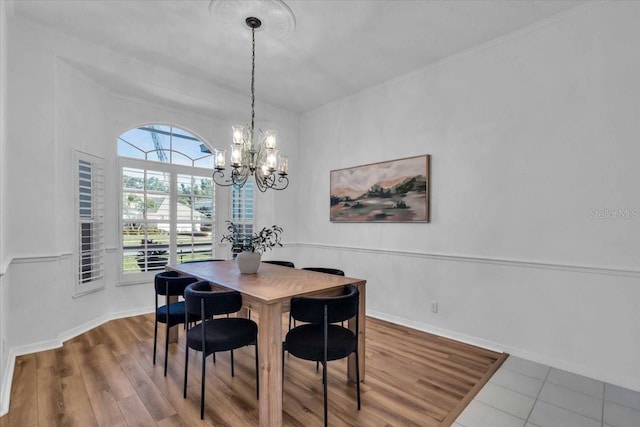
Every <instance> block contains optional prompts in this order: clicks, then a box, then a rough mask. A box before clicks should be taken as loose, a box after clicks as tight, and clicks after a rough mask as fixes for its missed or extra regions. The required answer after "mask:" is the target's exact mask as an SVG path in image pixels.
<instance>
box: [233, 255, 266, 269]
mask: <svg viewBox="0 0 640 427" xmlns="http://www.w3.org/2000/svg"><path fill="white" fill-rule="evenodd" d="M260 257H261V255H260V253H259V252H240V253H239V254H238V256H237V257H236V259H237V260H238V269H239V270H240V273H242V274H256V273H257V272H258V267H260Z"/></svg>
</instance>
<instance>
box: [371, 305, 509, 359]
mask: <svg viewBox="0 0 640 427" xmlns="http://www.w3.org/2000/svg"><path fill="white" fill-rule="evenodd" d="M367 316H369V317H374V318H376V319H380V320H384V321H387V322H391V323H395V324H396V325H401V326H406V327H407V328H411V329H416V330H418V331H422V332H427V333H430V334H433V335H438V336H440V337H444V338H449V339H452V340H455V341H459V342H462V343H465V344H469V345H473V346H476V347H481V348H485V349H487V350H491V351H495V352H496V353H505V352H506V351H505V349H504V347H503V346H501V345H500V344H498V343H494V342H491V341H487V340H483V339H481V338H477V337H472V336H470V335H465V334H461V333H458V332H454V331H450V330H448V329H442V328H438V327H435V326H433V325H429V324H426V323H420V322H415V321H413V320H408V319H404V318H402V317H397V316H391V315H389V314H386V313H381V312H378V311H371V310H367ZM506 353H508V352H506Z"/></svg>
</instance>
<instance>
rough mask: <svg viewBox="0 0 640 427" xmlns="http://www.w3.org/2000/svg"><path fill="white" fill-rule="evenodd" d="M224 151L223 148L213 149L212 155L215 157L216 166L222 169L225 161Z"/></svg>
mask: <svg viewBox="0 0 640 427" xmlns="http://www.w3.org/2000/svg"><path fill="white" fill-rule="evenodd" d="M226 154H227V153H226V152H225V150H218V149H215V148H214V149H213V155H214V158H215V162H216V168H217V169H224V163H225V156H226Z"/></svg>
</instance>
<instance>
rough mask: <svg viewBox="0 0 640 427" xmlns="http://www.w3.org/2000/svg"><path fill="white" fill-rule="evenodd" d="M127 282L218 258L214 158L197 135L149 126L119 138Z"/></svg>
mask: <svg viewBox="0 0 640 427" xmlns="http://www.w3.org/2000/svg"><path fill="white" fill-rule="evenodd" d="M118 156H119V157H120V177H121V180H120V183H121V185H120V188H121V206H120V224H121V232H122V239H121V242H122V245H121V255H122V256H121V269H120V271H121V273H122V277H121V280H122V281H124V282H127V281H132V280H134V281H135V279H132V277H135V275H136V274H139V273H144V272H147V271H153V270H161V269H163V268H164V266H165V265H166V264H167V263H172V264H175V263H182V262H187V261H192V260H198V259H208V258H214V256H215V242H216V238H215V223H216V221H215V185H214V184H213V181H212V179H211V171H212V169H213V156H212V154H211V152H210V150H209V149H208V147H207V145H206V144H204V143H203V142H202V141H201V140H200V139H198V138H197V137H196V136H194V135H192V134H191V133H189V132H187V131H185V130H183V129H180V128H176V127H174V126H166V125H156V124H154V125H146V126H141V127H139V128H136V129H131V130H129V131H127V132H125V133H123V134H122V135H120V137H118Z"/></svg>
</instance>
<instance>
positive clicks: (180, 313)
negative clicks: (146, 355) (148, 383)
mask: <svg viewBox="0 0 640 427" xmlns="http://www.w3.org/2000/svg"><path fill="white" fill-rule="evenodd" d="M197 281H198V279H196V278H195V277H191V276H180V274H179V273H178V272H176V271H163V272H161V273H158V274H156V276H155V279H154V286H155V291H156V317H155V322H154V327H153V364H154V365H155V364H156V349H157V344H158V323H164V324H165V325H166V333H165V339H164V376H165V377H166V376H167V365H168V360H169V328H171V327H172V326H175V325H179V324H181V323H184V319H185V310H184V301H177V297H181V296H182V295H184V289H185V288H186V287H187V285H189V284H191V283H193V282H197ZM162 295H164V297H165V304H164V305H162V306H158V297H159V296H162ZM171 298H173V299H175V300H176V301H174V302H171Z"/></svg>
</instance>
